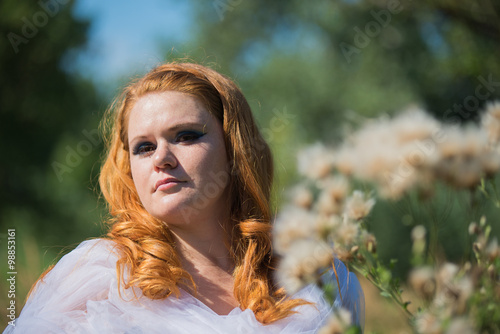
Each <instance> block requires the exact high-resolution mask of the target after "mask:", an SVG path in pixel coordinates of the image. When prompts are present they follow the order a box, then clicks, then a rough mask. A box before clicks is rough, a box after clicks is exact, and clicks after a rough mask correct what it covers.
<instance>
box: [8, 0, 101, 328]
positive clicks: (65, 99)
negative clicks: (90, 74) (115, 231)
mask: <svg viewBox="0 0 500 334" xmlns="http://www.w3.org/2000/svg"><path fill="white" fill-rule="evenodd" d="M42 3H52V7H47V8H45V9H44V7H43V6H42V5H41V4H42ZM54 4H55V5H54ZM72 8H73V2H72V1H70V2H69V3H68V4H65V5H60V4H58V2H57V1H52V2H50V1H49V2H45V1H43V2H38V1H34V2H23V3H19V2H17V1H12V0H6V1H2V3H1V5H0V10H1V12H2V15H1V18H0V27H1V30H2V31H3V32H4V33H3V34H2V35H3V37H2V38H1V39H0V85H1V87H2V89H1V90H0V110H1V113H0V133H1V134H2V139H3V140H2V141H0V151H1V152H2V156H3V159H2V163H1V166H0V187H1V189H2V192H1V193H0V244H1V245H2V246H1V247H2V250H1V254H5V252H6V242H5V241H6V233H7V229H8V228H14V229H16V250H17V252H16V256H17V262H16V266H17V267H16V270H17V272H18V280H17V290H16V300H17V305H18V309H17V312H19V311H20V309H21V305H22V304H23V300H24V298H25V296H26V293H27V292H28V290H29V288H30V287H31V285H32V284H33V283H34V281H35V280H36V279H37V278H38V276H39V275H40V273H41V272H42V271H43V270H44V269H45V268H47V266H48V265H49V264H50V263H53V261H54V258H55V257H56V256H58V255H60V253H61V252H62V250H63V247H67V246H71V245H74V244H75V243H77V242H79V241H81V240H82V239H85V238H87V237H90V236H98V235H99V234H100V222H101V221H102V218H101V216H102V209H101V208H100V206H99V205H98V204H97V201H96V192H95V191H94V189H93V188H94V186H95V177H96V171H97V169H98V168H96V167H98V164H97V163H96V162H97V161H98V160H99V155H100V151H101V148H102V145H101V144H100V139H98V136H95V135H94V137H91V139H92V140H91V139H89V138H88V137H86V136H85V134H84V133H83V132H82V131H88V132H91V131H93V130H94V129H97V124H98V121H99V117H100V114H101V112H100V111H98V106H99V105H100V102H99V100H100V99H99V97H98V96H97V95H96V93H95V91H94V87H93V86H92V85H91V84H89V83H87V82H84V81H81V80H79V78H77V77H74V76H73V75H71V74H69V73H68V72H67V71H66V70H65V64H68V63H70V62H72V61H73V59H72V56H71V54H72V53H71V52H70V51H73V50H76V49H78V48H80V47H82V46H83V45H84V44H85V42H86V31H87V28H88V22H82V21H78V20H76V19H74V18H73V16H72ZM20 41H21V42H20ZM92 133H93V134H95V132H92ZM71 150H73V151H74V153H73V154H72V153H69V152H70V151H71ZM69 155H71V157H69ZM54 163H59V164H60V165H61V166H64V167H63V169H62V171H63V172H59V173H58V172H57V171H56V170H55V169H54ZM60 171H61V170H60ZM48 246H49V247H50V248H48ZM4 248H5V249H4ZM4 262H5V261H2V265H1V266H0V269H1V270H2V273H3V274H2V277H3V276H4V275H5V273H6V272H7V270H6V267H5V266H6V263H4ZM3 285H4V283H2V287H3ZM5 298H7V295H6V294H4V293H2V296H1V297H0V301H1V304H2V305H7V304H6V303H7V302H6V301H5ZM4 313H5V308H2V311H1V312H0V314H1V315H2V323H3V321H5V319H7V318H6V317H5V316H4Z"/></svg>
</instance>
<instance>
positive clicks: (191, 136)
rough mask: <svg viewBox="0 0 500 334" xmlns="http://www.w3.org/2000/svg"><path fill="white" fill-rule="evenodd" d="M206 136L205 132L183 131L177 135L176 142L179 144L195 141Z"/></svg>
mask: <svg viewBox="0 0 500 334" xmlns="http://www.w3.org/2000/svg"><path fill="white" fill-rule="evenodd" d="M204 135H205V134H204V133H203V132H198V131H182V132H180V133H178V134H177V136H176V137H175V141H176V142H178V143H182V142H190V141H195V140H197V139H199V138H201V137H203V136H204Z"/></svg>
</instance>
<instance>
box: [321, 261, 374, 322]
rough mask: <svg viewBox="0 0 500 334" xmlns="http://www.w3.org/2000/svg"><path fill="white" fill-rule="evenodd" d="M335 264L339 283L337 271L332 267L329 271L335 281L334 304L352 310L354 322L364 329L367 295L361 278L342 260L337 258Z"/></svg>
mask: <svg viewBox="0 0 500 334" xmlns="http://www.w3.org/2000/svg"><path fill="white" fill-rule="evenodd" d="M334 266H335V270H336V271H337V275H338V284H337V278H336V277H335V271H334V270H333V269H331V270H330V271H329V273H328V276H329V277H328V280H330V279H331V280H332V281H333V286H334V288H335V293H336V297H335V300H334V303H333V306H334V307H335V308H341V307H342V308H344V309H346V310H348V311H349V312H351V316H352V322H353V323H354V324H357V325H358V326H359V327H360V328H361V330H363V329H364V326H365V295H364V294H363V289H362V288H361V285H360V284H359V280H358V278H357V277H356V275H355V274H354V273H353V272H350V271H349V269H348V268H347V267H346V266H345V264H344V263H343V262H342V261H340V260H338V259H335V262H334ZM339 286H340V293H339Z"/></svg>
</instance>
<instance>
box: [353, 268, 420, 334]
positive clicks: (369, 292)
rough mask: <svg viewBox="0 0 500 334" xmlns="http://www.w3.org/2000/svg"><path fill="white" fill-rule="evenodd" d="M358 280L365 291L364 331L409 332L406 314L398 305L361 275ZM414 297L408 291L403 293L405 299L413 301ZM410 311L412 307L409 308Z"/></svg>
mask: <svg viewBox="0 0 500 334" xmlns="http://www.w3.org/2000/svg"><path fill="white" fill-rule="evenodd" d="M358 277H359V276H358ZM359 280H360V283H361V286H362V288H363V292H364V293H365V304H366V307H365V309H366V312H365V315H366V321H365V333H380V334H411V333H412V330H411V328H410V326H409V324H408V320H407V316H406V315H405V314H404V313H403V311H402V310H401V309H400V307H399V306H397V305H396V304H394V303H392V302H391V301H390V300H388V299H386V298H384V297H382V296H381V295H380V292H379V290H378V289H377V288H376V287H374V286H373V285H372V284H371V283H370V282H368V281H367V280H366V279H364V278H363V277H359ZM414 297H415V296H414V295H411V294H410V293H405V294H404V298H405V300H412V301H414V300H415V298H414ZM410 305H411V304H410ZM410 311H412V312H413V311H414V309H412V308H410Z"/></svg>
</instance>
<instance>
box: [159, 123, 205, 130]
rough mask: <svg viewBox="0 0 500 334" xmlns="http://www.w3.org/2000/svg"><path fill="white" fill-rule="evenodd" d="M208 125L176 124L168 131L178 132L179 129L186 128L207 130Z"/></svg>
mask: <svg viewBox="0 0 500 334" xmlns="http://www.w3.org/2000/svg"><path fill="white" fill-rule="evenodd" d="M206 127H207V123H206V122H182V123H178V124H175V125H173V126H171V127H169V128H168V131H176V130H179V129H185V128H203V129H206Z"/></svg>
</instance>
